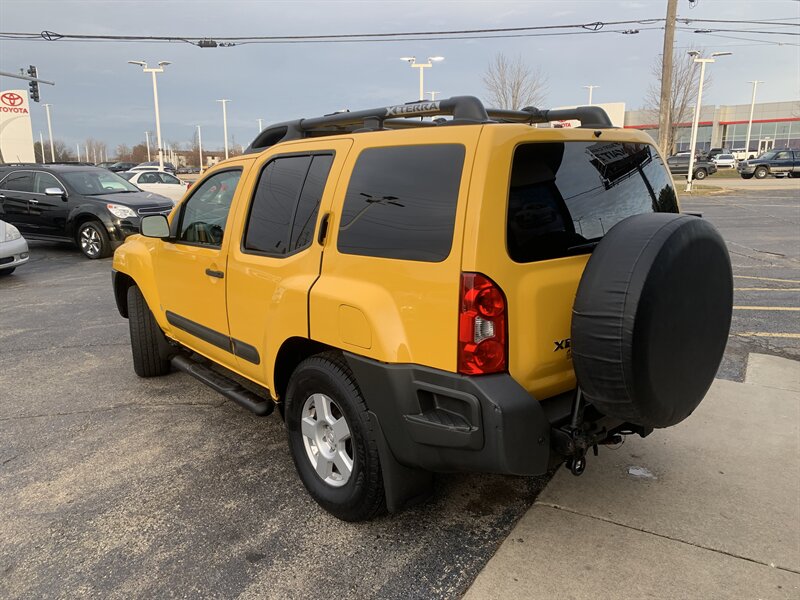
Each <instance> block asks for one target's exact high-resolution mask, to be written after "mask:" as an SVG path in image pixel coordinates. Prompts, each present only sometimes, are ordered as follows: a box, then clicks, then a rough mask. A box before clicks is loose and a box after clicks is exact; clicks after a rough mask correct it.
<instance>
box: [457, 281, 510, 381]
mask: <svg viewBox="0 0 800 600" xmlns="http://www.w3.org/2000/svg"><path fill="white" fill-rule="evenodd" d="M460 303H461V305H460V308H459V315H458V372H459V373H463V374H464V375H484V374H487V373H501V372H503V371H505V370H506V369H507V368H508V360H507V354H508V353H507V350H506V341H507V338H508V335H507V332H508V329H507V320H506V318H507V317H506V314H507V312H506V308H507V307H506V298H505V296H504V295H503V291H502V290H501V289H500V288H499V287H498V286H497V284H496V283H495V282H494V281H492V280H491V279H489V278H488V277H486V276H484V275H481V274H480V273H462V274H461V297H460Z"/></svg>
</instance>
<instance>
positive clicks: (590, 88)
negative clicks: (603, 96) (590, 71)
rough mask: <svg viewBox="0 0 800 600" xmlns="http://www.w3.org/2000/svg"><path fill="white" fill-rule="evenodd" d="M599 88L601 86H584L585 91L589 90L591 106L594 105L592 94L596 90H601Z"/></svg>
mask: <svg viewBox="0 0 800 600" xmlns="http://www.w3.org/2000/svg"><path fill="white" fill-rule="evenodd" d="M599 87H600V86H599V85H585V86H583V88H584V89H587V90H589V104H590V105H591V103H592V92H593V91H594V88H599Z"/></svg>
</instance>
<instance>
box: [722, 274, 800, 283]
mask: <svg viewBox="0 0 800 600" xmlns="http://www.w3.org/2000/svg"><path fill="white" fill-rule="evenodd" d="M733 277H734V278H736V279H758V280H759V281H780V282H783V283H800V280H797V279H775V278H774V277H754V276H752V275H734V276H733Z"/></svg>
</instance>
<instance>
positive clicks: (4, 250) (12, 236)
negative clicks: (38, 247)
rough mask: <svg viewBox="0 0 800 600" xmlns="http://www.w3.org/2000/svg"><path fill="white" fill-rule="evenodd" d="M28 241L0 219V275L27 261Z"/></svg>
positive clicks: (17, 230) (14, 228) (6, 273)
mask: <svg viewBox="0 0 800 600" xmlns="http://www.w3.org/2000/svg"><path fill="white" fill-rule="evenodd" d="M28 258H29V254H28V242H26V241H25V238H24V237H22V235H21V234H20V232H19V229H17V228H16V227H14V226H13V225H12V224H11V223H6V222H5V221H0V277H2V276H3V275H10V274H11V273H13V272H14V269H16V268H17V267H18V266H20V265H22V264H25V263H26V262H28Z"/></svg>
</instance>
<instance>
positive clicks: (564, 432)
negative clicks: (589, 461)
mask: <svg viewBox="0 0 800 600" xmlns="http://www.w3.org/2000/svg"><path fill="white" fill-rule="evenodd" d="M650 431H652V430H645V429H643V428H641V427H636V426H632V425H630V424H628V423H621V422H620V421H616V422H614V421H613V420H611V419H609V418H608V417H605V416H603V415H601V414H599V413H598V412H597V411H596V410H595V409H594V407H592V406H587V405H586V403H585V402H584V401H583V394H582V392H581V389H580V388H578V389H577V391H576V392H575V400H574V401H573V404H572V412H571V414H570V419H569V423H568V424H566V425H562V426H560V427H553V428H552V429H551V430H550V440H551V444H552V450H553V452H555V453H556V454H558V455H560V456H561V457H563V458H565V459H566V465H565V466H566V467H567V469H569V471H570V473H572V474H573V475H575V476H576V477H577V476H578V475H582V474H583V472H584V471H585V470H586V455H587V454H588V453H589V449H590V448H591V450H592V452H593V453H594V455H595V456H597V454H598V446H600V445H606V446H615V445H617V444H620V443H622V441H623V437H622V436H623V435H624V434H633V433H638V434H639V435H640V436H641V437H645V436H646V435H648V434H649V433H650Z"/></svg>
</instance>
